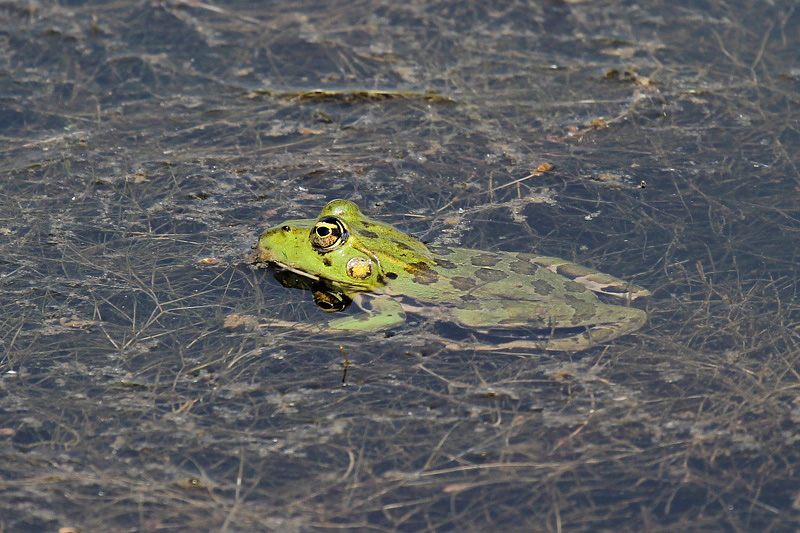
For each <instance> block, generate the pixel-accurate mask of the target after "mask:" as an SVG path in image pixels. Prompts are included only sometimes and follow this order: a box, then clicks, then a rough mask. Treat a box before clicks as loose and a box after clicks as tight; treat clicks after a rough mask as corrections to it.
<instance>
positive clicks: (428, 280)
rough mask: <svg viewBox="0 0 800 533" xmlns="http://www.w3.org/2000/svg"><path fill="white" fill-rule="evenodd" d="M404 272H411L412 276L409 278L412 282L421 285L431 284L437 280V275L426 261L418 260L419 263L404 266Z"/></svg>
mask: <svg viewBox="0 0 800 533" xmlns="http://www.w3.org/2000/svg"><path fill="white" fill-rule="evenodd" d="M405 269H406V272H408V273H409V274H412V275H413V276H414V277H413V278H412V279H411V281H413V282H414V283H419V284H421V285H433V284H434V283H436V282H437V281H439V275H438V274H437V273H436V272H434V271H433V270H432V269H431V268H430V267H429V266H428V264H427V263H425V262H423V261H420V262H419V263H412V264H409V265H407V266H406V268H405Z"/></svg>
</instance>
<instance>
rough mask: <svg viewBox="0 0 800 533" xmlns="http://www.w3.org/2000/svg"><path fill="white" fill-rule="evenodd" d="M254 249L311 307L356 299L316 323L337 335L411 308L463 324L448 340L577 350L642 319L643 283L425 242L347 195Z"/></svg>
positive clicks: (380, 323) (278, 229)
mask: <svg viewBox="0 0 800 533" xmlns="http://www.w3.org/2000/svg"><path fill="white" fill-rule="evenodd" d="M253 248H254V250H255V253H254V256H255V257H254V260H255V263H256V264H258V265H268V266H273V267H275V268H277V269H278V272H281V273H282V274H283V281H282V282H283V283H284V285H286V286H294V287H301V288H304V289H308V290H310V291H312V292H313V293H314V300H315V302H316V303H317V305H318V306H319V307H320V308H322V309H324V310H326V311H330V312H336V311H341V310H343V309H345V308H347V307H348V306H349V305H350V304H351V303H353V302H354V303H356V304H357V306H358V307H359V308H360V312H358V313H348V314H345V315H344V316H339V317H337V318H331V319H329V320H326V321H324V324H323V326H322V328H324V329H325V330H327V331H331V332H337V333H342V334H344V335H356V334H362V335H369V334H374V333H377V332H380V331H382V330H387V329H391V328H393V327H396V326H399V325H401V324H403V323H404V322H405V321H406V315H407V314H410V313H413V314H416V315H420V316H421V317H422V318H423V319H434V320H444V321H447V322H450V323H453V324H454V325H456V326H458V327H459V328H462V329H465V330H467V331H468V332H469V334H470V335H468V336H469V337H470V338H471V339H472V340H469V341H457V340H449V341H444V342H445V345H446V346H449V347H464V346H470V347H472V348H474V349H477V350H515V351H516V350H535V351H541V350H544V351H545V352H550V351H554V352H559V351H560V352H578V351H582V350H586V349H588V348H590V347H592V346H596V345H599V344H605V343H608V342H609V341H612V340H614V339H616V338H618V337H621V336H623V335H627V334H630V333H632V332H634V331H636V330H638V329H640V328H641V327H642V326H643V325H644V324H645V322H646V320H647V314H646V312H645V311H644V310H642V309H639V308H636V307H633V306H632V305H631V302H633V301H634V300H637V299H639V298H643V297H647V296H650V292H649V291H647V290H646V289H643V288H641V287H638V286H636V285H633V284H632V283H628V282H625V281H622V280H620V279H618V278H615V277H613V276H611V275H608V274H604V273H602V272H600V271H598V270H594V269H592V268H588V267H585V266H581V265H579V264H576V263H573V262H570V261H566V260H563V259H559V258H556V257H548V256H540V255H536V254H532V253H526V252H510V251H485V250H476V249H470V248H458V247H450V246H438V247H437V246H430V245H428V244H426V243H423V242H422V241H420V240H419V239H417V238H416V237H415V236H413V235H409V234H407V233H404V232H403V231H401V230H400V229H398V228H396V227H394V226H392V225H390V224H388V223H385V222H382V221H380V220H377V219H375V218H371V217H369V216H367V215H365V214H364V213H362V211H361V209H360V208H359V207H358V205H357V204H356V203H354V202H352V201H350V200H344V199H336V200H332V201H331V202H329V203H328V204H327V205H325V207H324V208H323V209H322V211H321V212H320V213H319V215H318V216H317V217H316V218H314V219H297V220H287V221H285V222H283V223H281V224H278V225H276V226H274V227H271V228H269V229H267V230H266V231H264V232H263V233H261V235H260V236H259V238H258V242H257V243H256V244H255V245H254V246H253ZM287 279H292V280H294V281H286V280H287ZM601 296H602V298H601ZM608 299H612V300H616V302H614V303H607V302H606V301H605V300H608ZM278 322H279V321H276V322H275V323H276V324H277V323H278ZM281 323H282V322H281ZM269 324H270V322H268V323H267V324H266V325H269ZM300 326H301V327H308V325H307V324H303V323H300ZM509 336H510V337H511V339H509V338H508V337H509ZM487 338H488V339H490V340H486V339H487Z"/></svg>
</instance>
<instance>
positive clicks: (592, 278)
mask: <svg viewBox="0 0 800 533" xmlns="http://www.w3.org/2000/svg"><path fill="white" fill-rule="evenodd" d="M531 262H532V263H534V264H536V265H538V266H541V267H544V268H546V269H547V270H549V271H551V272H554V273H556V274H558V275H559V276H563V277H565V278H568V279H571V280H572V281H574V282H576V283H579V284H581V285H583V286H584V287H586V288H587V289H589V290H590V291H592V292H595V293H597V294H605V295H608V296H614V297H615V298H620V299H623V300H626V301H629V302H630V301H633V300H635V299H637V298H647V297H649V296H650V291H648V290H647V289H643V288H641V287H637V286H636V285H634V284H632V283H630V282H627V281H624V280H621V279H619V278H615V277H614V276H611V275H609V274H606V273H604V272H600V271H599V270H595V269H593V268H589V267H586V266H583V265H579V264H577V263H571V262H569V261H565V260H564V259H559V258H558V257H546V256H535V257H533V258H531Z"/></svg>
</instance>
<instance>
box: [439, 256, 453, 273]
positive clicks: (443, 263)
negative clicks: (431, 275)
mask: <svg viewBox="0 0 800 533" xmlns="http://www.w3.org/2000/svg"><path fill="white" fill-rule="evenodd" d="M436 266H438V267H439V268H443V269H445V270H455V269H456V268H458V265H456V264H455V263H453V262H452V261H448V260H447V259H441V258H437V259H436Z"/></svg>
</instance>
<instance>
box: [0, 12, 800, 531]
mask: <svg viewBox="0 0 800 533" xmlns="http://www.w3.org/2000/svg"><path fill="white" fill-rule="evenodd" d="M682 4H683V3H673V2H666V1H657V0H653V1H650V2H616V1H613V2H612V1H591V2H588V1H587V2H581V1H568V2H557V1H544V0H541V1H539V2H505V3H496V5H494V4H493V3H481V2H469V3H468V2H457V1H441V2H376V1H371V0H370V1H357V2H351V1H348V2H292V3H289V2H285V3H279V2H278V3H276V2H263V3H257V4H256V3H253V2H226V3H210V2H209V3H202V2H192V1H183V2H181V1H174V2H157V1H146V2H96V3H91V2H78V1H75V2H66V1H65V2H39V3H34V2H23V1H19V2H14V1H11V2H3V3H0V51H2V53H1V54H0V58H2V59H0V73H2V76H0V138H2V160H0V165H2V176H3V177H2V181H0V288H2V291H1V292H0V311H1V313H0V350H2V351H1V352H0V353H2V355H1V356H0V373H1V374H2V379H1V380H0V443H1V444H0V488H2V499H1V501H0V531H14V532H17V531H19V532H39V531H57V530H59V528H77V529H78V530H80V531H84V532H87V531H189V530H192V531H202V530H212V531H321V530H342V529H355V530H367V531H395V530H399V531H487V530H505V531H561V530H564V531H603V530H608V531H611V530H613V531H643V530H648V531H677V530H681V531H795V530H798V529H800V483H798V469H799V468H800V452H798V450H799V449H800V447H799V446H798V440H800V433H798V423H800V375H798V368H800V311H799V310H798V301H797V296H798V273H797V272H798V270H797V264H798V242H799V241H798V237H800V208H798V197H800V171H799V170H798V161H800V127H799V126H798V124H799V123H800V121H798V119H799V118H800V57H799V56H800V38H799V37H798V36H800V12H799V11H800V10H797V9H796V7H795V5H796V4H795V3H794V2H789V1H779V0H775V1H770V2H753V3H750V2H743V1H727V2H715V1H708V2H693V3H691V5H682ZM312 89H322V90H327V91H340V92H336V93H334V94H333V95H332V97H330V98H319V97H316V98H301V97H300V95H299V94H298V93H300V92H302V91H308V90H312ZM363 90H378V91H406V92H409V93H412V94H407V95H406V97H404V98H356V97H354V94H353V93H352V91H363ZM429 90H433V91H438V93H439V94H441V95H443V96H446V97H447V98H449V99H451V100H452V102H449V101H442V100H437V99H435V98H431V97H430V96H426V95H425V91H429ZM341 91H344V92H341ZM318 96H319V95H318ZM542 163H550V164H553V165H554V169H553V170H552V171H550V172H547V173H545V174H544V175H542V176H531V170H532V169H535V168H536V167H538V166H539V165H540V164H542ZM337 197H344V198H351V199H354V200H356V201H357V202H359V204H361V206H362V208H363V209H364V210H365V211H367V212H368V213H369V214H370V215H372V216H375V217H378V218H380V219H381V220H385V221H387V222H391V223H394V224H398V225H400V226H402V227H403V228H404V229H406V230H408V231H411V232H413V233H415V234H417V235H420V236H421V237H424V238H425V239H427V240H430V241H432V242H435V243H437V244H445V245H454V244H457V245H463V246H470V247H475V248H482V249H487V250H491V249H503V250H512V251H523V252H536V253H542V254H546V255H556V256H561V257H567V258H570V259H574V260H576V261H578V262H580V263H583V264H587V265H590V266H593V267H596V268H598V269H600V270H602V271H605V272H609V273H612V274H614V275H616V276H619V277H621V278H624V279H631V280H635V281H636V282H637V283H639V284H641V285H642V286H645V287H647V288H648V289H650V290H651V291H652V292H653V293H654V296H653V298H652V300H651V301H650V303H649V304H648V310H649V313H650V321H649V323H648V325H647V326H646V327H645V328H643V329H642V330H641V331H639V332H637V333H636V334H634V335H631V336H628V337H625V338H623V339H619V340H617V341H615V342H614V343H612V344H611V345H610V346H605V347H597V348H593V349H591V350H588V351H586V352H583V353H580V354H574V355H569V354H557V355H552V354H551V355H547V354H539V353H531V354H520V353H516V354H486V353H481V352H477V351H471V350H464V351H454V350H449V351H448V350H442V349H441V345H438V344H437V343H435V342H430V339H431V334H432V331H433V330H432V327H433V326H432V325H430V324H427V323H425V322H411V323H410V324H409V325H407V326H406V327H403V328H399V329H397V330H395V331H394V335H392V336H387V335H385V334H380V335H373V336H371V337H367V338H364V337H358V336H352V337H342V336H335V335H331V334H326V333H324V332H322V333H319V334H314V335H309V334H308V333H303V332H298V331H294V330H291V329H288V330H287V329H284V328H258V329H248V328H246V327H245V328H227V327H225V320H226V318H227V317H229V316H230V315H231V314H239V315H242V316H244V317H252V318H250V320H257V319H264V318H280V319H294V320H307V321H308V322H311V323H313V322H320V321H321V320H322V319H323V318H324V317H322V316H321V314H320V312H319V311H317V309H316V308H315V307H314V305H313V303H312V302H311V301H310V298H309V296H308V295H307V294H304V293H303V292H301V291H291V290H289V289H284V288H282V287H281V286H280V285H279V284H278V283H277V282H276V281H275V280H274V279H273V278H272V276H271V275H270V273H269V272H267V271H265V270H256V269H253V268H251V267H250V266H249V264H248V263H247V254H248V252H249V246H250V245H251V244H252V243H253V242H255V238H256V236H257V234H258V233H259V232H260V231H261V230H263V229H264V228H266V227H267V226H270V225H273V224H275V223H278V222H279V221H281V220H283V219H284V218H291V217H301V216H302V217H312V216H314V215H315V214H316V212H317V211H318V210H319V209H320V208H321V207H322V206H323V205H324V204H325V202H326V201H327V200H330V199H333V198H337ZM408 215H413V216H408ZM208 258H213V260H211V261H201V260H203V259H208ZM342 351H344V352H345V353H346V354H347V356H348V358H349V361H350V363H351V364H350V365H349V366H348V368H347V374H346V375H345V376H343V357H342ZM343 378H344V382H345V383H344V384H343V383H342V382H343ZM65 531H66V530H65Z"/></svg>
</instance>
